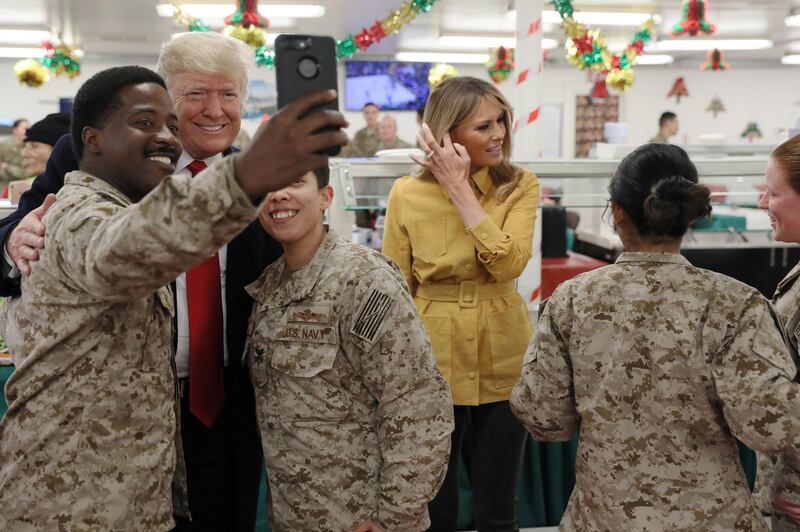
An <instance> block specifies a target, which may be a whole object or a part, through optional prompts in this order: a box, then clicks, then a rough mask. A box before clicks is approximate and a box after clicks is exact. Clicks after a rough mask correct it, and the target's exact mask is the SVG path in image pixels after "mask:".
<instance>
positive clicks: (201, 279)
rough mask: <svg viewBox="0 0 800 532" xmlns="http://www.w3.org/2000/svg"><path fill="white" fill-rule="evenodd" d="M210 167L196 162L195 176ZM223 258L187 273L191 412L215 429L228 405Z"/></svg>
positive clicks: (193, 165)
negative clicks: (224, 335) (220, 263)
mask: <svg viewBox="0 0 800 532" xmlns="http://www.w3.org/2000/svg"><path fill="white" fill-rule="evenodd" d="M205 167H206V163H204V162H203V161H197V160H195V161H192V162H191V163H190V164H189V166H187V168H188V169H189V171H190V172H191V173H192V175H193V176H194V175H197V173H198V172H200V171H201V170H203V169H204V168H205ZM220 282H221V279H220V270H219V255H218V254H216V253H214V255H213V256H211V257H209V258H207V259H206V260H204V261H203V262H201V263H200V264H198V265H197V266H195V267H194V268H192V269H191V270H189V271H188V272H186V302H187V304H188V307H189V411H190V412H191V413H192V414H194V415H195V417H197V419H199V420H200V421H202V422H203V424H205V425H206V426H207V427H209V428H210V427H211V426H212V425H213V424H214V422H215V421H216V420H217V417H219V414H220V412H221V411H222V407H223V405H224V404H225V380H224V371H225V368H224V360H223V358H224V352H223V344H222V342H223V338H222V335H223V330H222V288H221V286H220Z"/></svg>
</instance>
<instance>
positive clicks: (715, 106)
mask: <svg viewBox="0 0 800 532" xmlns="http://www.w3.org/2000/svg"><path fill="white" fill-rule="evenodd" d="M706 111H707V112H709V113H713V114H714V118H717V114H719V113H724V112H725V106H724V105H723V104H722V100H720V99H719V98H718V97H714V99H712V100H711V102H710V103H709V104H708V107H706Z"/></svg>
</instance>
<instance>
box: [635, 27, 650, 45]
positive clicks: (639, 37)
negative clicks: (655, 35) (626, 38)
mask: <svg viewBox="0 0 800 532" xmlns="http://www.w3.org/2000/svg"><path fill="white" fill-rule="evenodd" d="M651 38H652V33H651V32H650V30H648V29H644V30H642V31H639V32H637V33H636V34H635V35H634V36H633V40H634V41H642V42H643V43H645V44H647V43H648V42H650V39H651Z"/></svg>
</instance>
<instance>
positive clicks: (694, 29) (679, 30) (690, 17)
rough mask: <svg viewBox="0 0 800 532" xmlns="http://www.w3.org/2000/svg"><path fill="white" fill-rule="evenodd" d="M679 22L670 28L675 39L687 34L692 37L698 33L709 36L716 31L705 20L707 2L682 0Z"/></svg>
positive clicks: (702, 0) (703, 0)
mask: <svg viewBox="0 0 800 532" xmlns="http://www.w3.org/2000/svg"><path fill="white" fill-rule="evenodd" d="M682 2H683V5H682V6H681V10H682V16H681V21H680V22H678V23H677V24H675V25H674V26H673V27H672V36H673V37H677V36H678V35H683V34H684V33H688V34H689V35H691V36H692V37H694V36H695V35H697V34H698V33H705V34H706V35H710V34H712V33H714V31H716V29H717V27H716V26H715V25H714V24H712V23H711V22H709V21H707V20H706V11H707V10H708V0H682Z"/></svg>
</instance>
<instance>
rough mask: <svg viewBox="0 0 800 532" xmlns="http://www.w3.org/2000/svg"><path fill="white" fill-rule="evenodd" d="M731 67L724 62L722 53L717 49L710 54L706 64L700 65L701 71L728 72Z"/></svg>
mask: <svg viewBox="0 0 800 532" xmlns="http://www.w3.org/2000/svg"><path fill="white" fill-rule="evenodd" d="M728 68H730V65H729V64H728V63H726V62H725V61H723V58H722V52H720V51H719V50H718V49H717V48H714V49H713V50H711V51H709V52H708V55H707V56H706V62H705V63H703V64H702V65H700V70H728Z"/></svg>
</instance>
